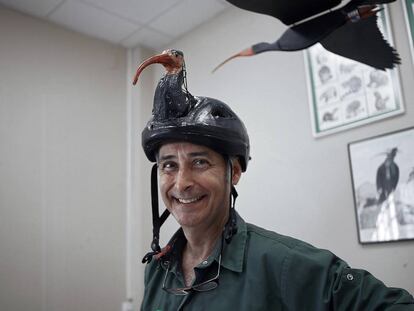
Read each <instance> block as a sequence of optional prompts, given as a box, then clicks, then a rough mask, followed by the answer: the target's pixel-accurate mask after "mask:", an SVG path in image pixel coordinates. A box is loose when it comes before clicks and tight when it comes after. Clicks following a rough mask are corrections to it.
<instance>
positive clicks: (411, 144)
mask: <svg viewBox="0 0 414 311" xmlns="http://www.w3.org/2000/svg"><path fill="white" fill-rule="evenodd" d="M348 154H349V160H350V168H351V175H352V185H353V193H354V202H355V213H356V220H357V224H358V237H359V242H360V243H376V242H389V241H400V240H410V239H414V127H412V128H408V129H403V130H400V131H397V132H392V133H388V134H384V135H381V136H377V137H373V138H368V139H365V140H361V141H357V142H352V143H349V144H348Z"/></svg>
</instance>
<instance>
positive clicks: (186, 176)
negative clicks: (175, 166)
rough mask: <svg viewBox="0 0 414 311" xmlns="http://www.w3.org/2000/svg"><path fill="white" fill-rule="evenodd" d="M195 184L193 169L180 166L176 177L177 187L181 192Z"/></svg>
mask: <svg viewBox="0 0 414 311" xmlns="http://www.w3.org/2000/svg"><path fill="white" fill-rule="evenodd" d="M193 184H194V180H193V175H192V173H191V170H190V169H188V168H185V167H180V169H179V170H178V172H177V175H176V179H175V188H176V190H178V191H179V192H184V191H186V190H189V189H190V188H191V187H192V186H193Z"/></svg>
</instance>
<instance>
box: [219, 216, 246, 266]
mask: <svg viewBox="0 0 414 311" xmlns="http://www.w3.org/2000/svg"><path fill="white" fill-rule="evenodd" d="M236 216H237V234H235V235H234V236H233V238H232V240H231V242H230V244H227V243H226V242H224V244H225V245H224V250H223V257H222V261H221V265H222V266H223V267H225V268H227V269H229V270H232V271H234V272H242V271H243V262H244V253H245V249H246V243H247V226H246V223H245V222H244V220H243V219H242V218H241V217H240V215H239V214H238V213H237V212H236Z"/></svg>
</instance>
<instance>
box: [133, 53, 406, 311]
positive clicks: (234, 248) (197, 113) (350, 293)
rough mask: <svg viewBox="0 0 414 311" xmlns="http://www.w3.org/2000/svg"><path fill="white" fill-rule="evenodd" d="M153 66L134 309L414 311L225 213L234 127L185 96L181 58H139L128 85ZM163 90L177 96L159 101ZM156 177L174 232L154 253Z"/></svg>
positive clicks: (246, 147) (399, 296)
mask: <svg viewBox="0 0 414 311" xmlns="http://www.w3.org/2000/svg"><path fill="white" fill-rule="evenodd" d="M154 62H158V63H161V64H163V65H164V66H165V67H166V68H167V74H166V76H165V77H164V78H163V79H162V80H161V81H160V83H159V85H158V87H157V91H156V96H155V99H154V101H155V102H154V107H155V106H156V107H163V109H156V110H154V111H155V114H157V112H156V111H163V115H164V116H165V117H164V118H160V117H159V115H153V118H152V119H151V120H150V121H149V123H148V124H147V126H146V128H145V129H144V131H143V133H142V145H143V148H144V151H145V154H146V155H147V157H148V159H149V160H150V161H152V162H154V161H156V162H157V164H156V165H155V166H154V168H153V171H152V208H153V209H152V211H153V225H154V230H153V242H152V245H151V247H152V250H153V251H152V252H150V253H148V254H147V255H146V256H145V257H144V261H145V262H148V265H147V266H146V271H145V293H144V300H143V302H142V306H141V310H144V311H155V310H158V311H167V310H197V311H198V310H200V311H201V310H241V311H243V310H246V311H247V310H249V311H251V310H311V311H324V310H344V311H345V310H347V311H348V310H393V311H397V310H414V301H413V298H412V296H411V295H410V294H409V293H407V292H406V291H404V290H402V289H396V288H387V287H386V286H385V285H384V284H383V283H382V282H380V281H379V280H377V279H375V278H374V277H373V276H372V275H370V274H369V273H368V272H366V271H364V270H357V269H351V268H349V267H348V265H347V264H346V263H345V262H344V261H343V260H341V259H339V258H338V257H336V256H335V255H334V254H332V253H330V252H329V251H326V250H320V249H317V248H315V247H313V246H311V245H309V244H307V243H305V242H302V241H299V240H296V239H293V238H290V237H287V236H282V235H279V234H277V233H274V232H271V231H267V230H264V229H262V228H259V227H256V226H254V225H251V224H247V223H245V222H244V220H243V219H242V218H241V217H240V216H239V215H238V214H237V213H236V212H235V209H234V203H235V199H236V197H237V192H236V190H235V188H234V186H235V185H236V184H237V183H238V181H239V179H240V177H241V174H242V172H244V171H246V169H247V165H248V161H249V159H250V156H249V154H250V144H249V138H248V135H247V131H246V128H245V126H244V124H243V123H242V121H241V120H240V119H239V118H238V117H237V115H236V114H235V113H234V112H233V111H232V110H231V109H230V108H229V107H228V106H227V105H226V104H224V103H222V102H220V101H218V100H216V99H212V98H207V97H193V96H192V95H191V94H190V93H189V92H188V91H187V89H186V88H185V81H184V80H183V78H182V77H185V74H184V75H183V74H181V75H180V76H179V77H177V76H176V75H177V74H179V73H180V71H179V70H178V71H177V70H176V69H177V68H178V67H180V66H181V68H184V66H183V59H182V53H181V52H178V51H174V50H168V51H165V52H164V53H163V54H160V55H157V56H154V57H153V58H151V60H147V61H146V62H144V63H143V64H144V65H143V66H142V67H141V66H140V67H139V69H138V71H137V76H136V79H137V77H138V75H139V73H140V72H141V71H142V70H143V68H145V67H146V66H148V65H149V64H151V63H154ZM174 64H175V65H174ZM173 68H174V70H173ZM166 81H167V82H168V83H166ZM172 81H174V83H177V85H178V86H179V87H177V85H172V84H171V82H172ZM166 85H168V86H167V87H168V88H170V87H173V88H174V89H175V90H182V92H183V94H184V95H185V96H184V97H185V99H183V98H184V97H183V96H176V97H174V98H180V99H178V101H180V102H179V103H177V102H176V101H175V100H174V99H173V97H171V96H166V97H162V96H160V95H159V94H166V93H168V92H166V90H165V89H163V88H165V87H166ZM181 85H183V86H184V88H181ZM157 92H158V93H157ZM183 105H187V108H188V109H183ZM176 107H179V108H177V109H176ZM154 111H153V113H154ZM166 111H167V112H168V113H164V112H166ZM157 171H158V173H157ZM157 175H158V178H159V187H160V191H161V195H162V199H163V201H164V203H165V205H166V207H167V210H168V212H170V213H171V214H172V215H173V216H174V217H175V219H176V221H177V222H178V223H179V225H180V227H181V228H180V229H179V230H178V231H177V232H176V233H175V234H174V236H173V237H172V238H171V240H170V242H169V243H168V245H167V246H166V247H164V248H163V249H162V250H161V249H160V247H159V245H158V241H159V229H160V226H161V225H162V223H163V221H164V220H165V219H166V217H167V215H168V212H164V214H163V215H161V216H159V214H158V202H157V198H158V193H157Z"/></svg>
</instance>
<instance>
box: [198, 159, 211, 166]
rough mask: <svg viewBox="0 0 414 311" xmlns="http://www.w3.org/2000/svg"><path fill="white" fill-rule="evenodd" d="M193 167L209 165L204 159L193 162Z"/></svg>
mask: <svg viewBox="0 0 414 311" xmlns="http://www.w3.org/2000/svg"><path fill="white" fill-rule="evenodd" d="M194 165H195V166H197V167H205V166H208V165H209V162H208V161H207V160H205V159H197V160H194Z"/></svg>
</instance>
